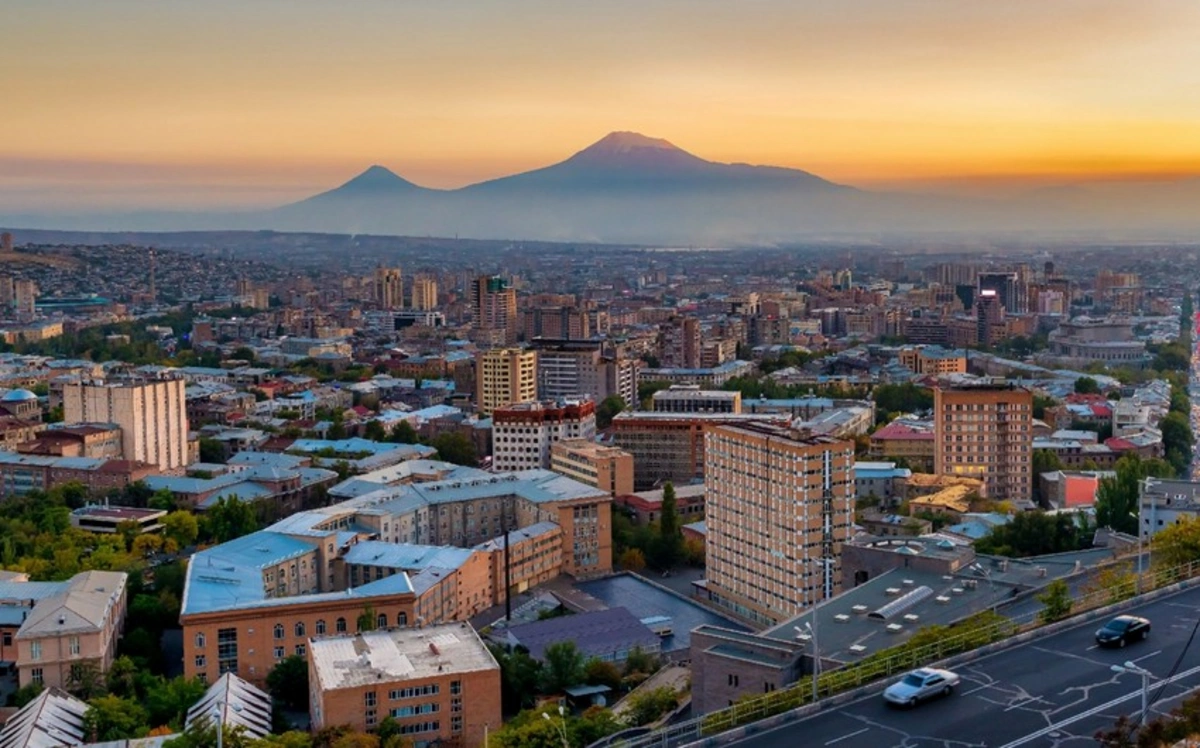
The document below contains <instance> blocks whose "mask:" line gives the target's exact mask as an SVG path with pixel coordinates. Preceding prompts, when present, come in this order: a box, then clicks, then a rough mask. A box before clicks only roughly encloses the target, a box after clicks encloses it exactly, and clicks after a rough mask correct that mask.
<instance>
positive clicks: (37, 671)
mask: <svg viewBox="0 0 1200 748" xmlns="http://www.w3.org/2000/svg"><path fill="white" fill-rule="evenodd" d="M29 678H30V680H32V681H33V682H34V683H37V684H38V685H39V686H40V685H41V684H42V682H43V681H42V669H41V668H40V667H35V668H34V669H33V670H30V671H29Z"/></svg>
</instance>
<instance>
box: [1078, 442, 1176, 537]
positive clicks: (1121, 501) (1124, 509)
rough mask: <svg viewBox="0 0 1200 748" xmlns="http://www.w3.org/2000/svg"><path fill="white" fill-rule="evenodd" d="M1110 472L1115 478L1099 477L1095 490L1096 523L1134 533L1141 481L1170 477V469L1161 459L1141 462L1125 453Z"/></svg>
mask: <svg viewBox="0 0 1200 748" xmlns="http://www.w3.org/2000/svg"><path fill="white" fill-rule="evenodd" d="M1114 471H1115V472H1116V475H1115V476H1114V477H1111V478H1102V479H1101V480H1100V486H1099V488H1098V489H1097V490H1096V524H1097V526H1099V527H1109V528H1112V529H1113V530H1117V531H1118V532H1124V533H1129V534H1136V533H1137V532H1138V521H1139V506H1138V502H1139V498H1138V497H1139V496H1140V494H1139V493H1138V491H1139V487H1140V485H1141V482H1142V481H1143V480H1145V479H1146V478H1147V477H1155V478H1165V477H1168V476H1170V475H1173V474H1174V469H1173V468H1172V467H1171V466H1170V465H1169V464H1167V463H1165V462H1163V461H1162V460H1142V459H1140V458H1139V457H1138V456H1137V455H1135V454H1127V455H1125V456H1124V457H1122V458H1121V459H1119V460H1117V464H1116V465H1115V466H1114Z"/></svg>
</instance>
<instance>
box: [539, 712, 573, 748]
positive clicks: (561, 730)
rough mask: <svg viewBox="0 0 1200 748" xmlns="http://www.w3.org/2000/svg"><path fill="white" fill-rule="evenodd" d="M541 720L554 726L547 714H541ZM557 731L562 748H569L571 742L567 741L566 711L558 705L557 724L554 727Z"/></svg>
mask: <svg viewBox="0 0 1200 748" xmlns="http://www.w3.org/2000/svg"><path fill="white" fill-rule="evenodd" d="M542 719H544V720H546V721H547V722H549V723H550V724H552V725H553V724H554V720H553V719H552V718H551V717H550V714H549V713H548V712H542ZM554 726H555V728H557V731H558V737H559V738H561V739H562V744H563V748H571V741H570V740H567V710H566V709H563V705H562V704H559V705H558V724H557V725H554Z"/></svg>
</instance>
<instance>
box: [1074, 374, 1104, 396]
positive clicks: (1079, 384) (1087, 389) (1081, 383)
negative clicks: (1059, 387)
mask: <svg viewBox="0 0 1200 748" xmlns="http://www.w3.org/2000/svg"><path fill="white" fill-rule="evenodd" d="M1075 394H1077V395H1099V394H1100V384H1099V382H1097V381H1096V380H1095V379H1092V378H1091V377H1080V378H1079V379H1076V380H1075Z"/></svg>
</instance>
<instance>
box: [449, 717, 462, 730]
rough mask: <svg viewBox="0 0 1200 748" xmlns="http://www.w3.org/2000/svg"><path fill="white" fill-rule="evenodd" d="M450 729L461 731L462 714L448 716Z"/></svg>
mask: <svg viewBox="0 0 1200 748" xmlns="http://www.w3.org/2000/svg"><path fill="white" fill-rule="evenodd" d="M450 731H451V732H462V715H461V714H457V715H455V716H453V717H451V718H450Z"/></svg>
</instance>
